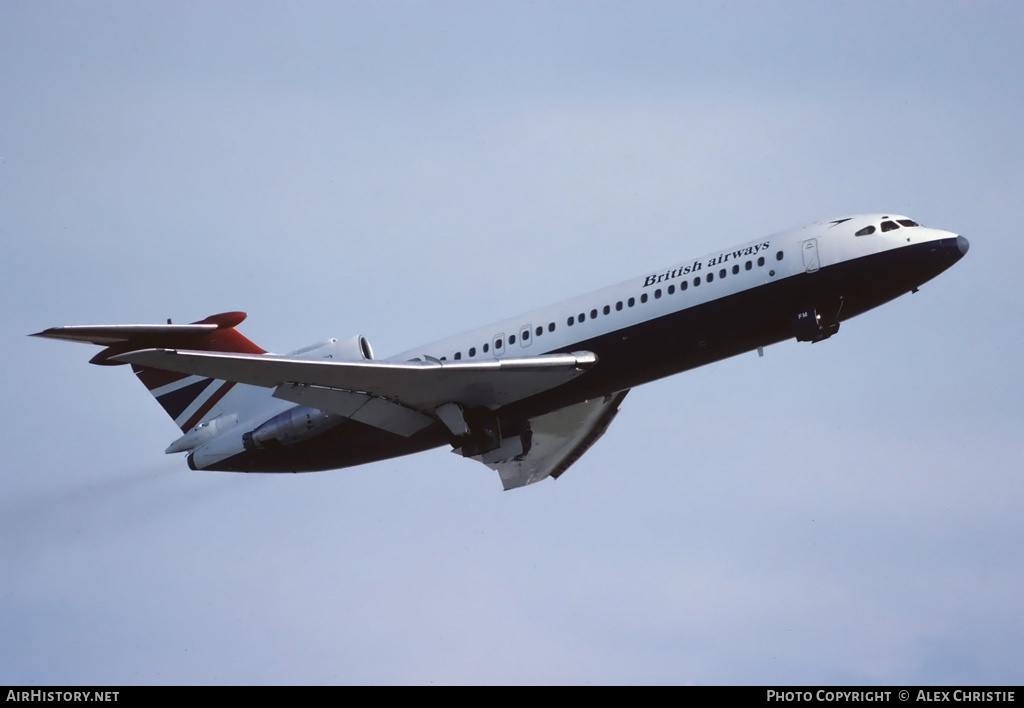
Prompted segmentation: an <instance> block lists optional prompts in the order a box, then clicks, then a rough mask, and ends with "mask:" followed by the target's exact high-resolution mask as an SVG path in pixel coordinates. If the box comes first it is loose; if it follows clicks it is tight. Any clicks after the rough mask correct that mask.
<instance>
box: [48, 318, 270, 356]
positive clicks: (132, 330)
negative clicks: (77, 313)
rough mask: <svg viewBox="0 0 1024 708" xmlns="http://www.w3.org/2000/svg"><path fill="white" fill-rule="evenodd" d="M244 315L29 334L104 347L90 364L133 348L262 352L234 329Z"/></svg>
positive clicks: (89, 327) (49, 330)
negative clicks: (189, 322) (177, 322)
mask: <svg viewBox="0 0 1024 708" xmlns="http://www.w3.org/2000/svg"><path fill="white" fill-rule="evenodd" d="M245 316H246V315H245V313H244V312H222V313H220V314H218V315H211V316H210V317H207V318H206V319H204V320H199V321H198V322H193V323H191V324H127V325H123V324H122V325H74V326H70V327H51V328H49V329H44V330H43V331H42V332H36V333H35V334H33V335H31V336H33V337H45V338H47V339H63V340H65V341H68V342H83V343H86V344H98V345H100V346H103V347H106V349H104V350H103V351H101V352H100V353H99V354H97V355H96V356H94V357H93V358H92V359H91V360H90V363H92V364H101V365H106V366H114V365H117V364H123V363H125V362H123V361H117V360H116V359H115V358H114V357H115V356H116V355H118V354H123V353H124V352H129V351H134V350H137V349H155V348H181V349H198V350H202V351H233V352H246V353H251V354H262V353H263V350H262V349H260V348H259V347H258V346H256V345H255V344H253V343H252V342H250V341H249V340H248V339H246V338H245V337H244V336H243V335H242V334H240V333H239V332H238V330H236V329H235V327H236V326H237V325H238V324H239V323H241V322H242V320H244V319H245Z"/></svg>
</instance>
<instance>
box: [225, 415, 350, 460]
mask: <svg viewBox="0 0 1024 708" xmlns="http://www.w3.org/2000/svg"><path fill="white" fill-rule="evenodd" d="M343 420H345V418H344V416H340V415H336V414H334V413H328V412H326V411H322V410H320V409H319V408H310V407H309V406H295V407H294V408H289V409H288V410H286V411H285V412H284V413H278V414H277V415H275V416H274V417H273V418H271V419H270V420H268V421H267V422H266V423H264V424H263V425H261V426H259V427H258V428H256V429H255V430H253V431H252V432H249V433H245V434H244V435H243V436H242V445H244V446H245V449H246V450H255V449H260V448H267V447H276V446H279V445H294V444H295V443H297V442H301V441H303V440H306V439H308V438H311V437H313V436H314V435H319V434H320V433H322V432H324V431H325V430H328V429H330V428H333V427H334V426H335V425H337V424H338V423H340V422H341V421H343Z"/></svg>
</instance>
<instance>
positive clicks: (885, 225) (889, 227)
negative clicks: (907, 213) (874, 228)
mask: <svg viewBox="0 0 1024 708" xmlns="http://www.w3.org/2000/svg"><path fill="white" fill-rule="evenodd" d="M899 227H900V225H899V224H897V223H896V222H895V221H883V222H882V233H883V234H884V233H885V232H886V231H895V230H896V229H898V228H899Z"/></svg>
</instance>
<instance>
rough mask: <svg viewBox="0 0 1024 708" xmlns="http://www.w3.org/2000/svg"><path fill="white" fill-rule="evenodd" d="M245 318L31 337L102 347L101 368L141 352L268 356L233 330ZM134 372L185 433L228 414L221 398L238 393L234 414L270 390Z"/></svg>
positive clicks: (97, 359) (232, 315) (66, 330)
mask: <svg viewBox="0 0 1024 708" xmlns="http://www.w3.org/2000/svg"><path fill="white" fill-rule="evenodd" d="M245 317H246V315H245V313H244V312H222V313H220V314H218V315H211V316H210V317H207V318H206V319H203V320H199V321H198V322H193V323H191V324H184V325H176V324H171V323H170V321H168V323H167V324H143V325H85V326H72V327H51V328H50V329H47V330H43V331H42V332H37V333H36V334H34V335H32V336H34V337H46V338H48V339H63V340H66V341H71V342H86V343H91V344H98V345H100V346H103V347H105V348H104V349H103V351H101V352H100V353H99V354H97V355H96V356H94V357H93V358H92V359H90V363H91V364H98V365H100V366H123V363H122V362H118V361H112V360H111V357H114V356H116V355H118V354H125V353H127V352H131V351H137V350H139V349H190V350H198V351H210V352H235V353H244V354H264V353H265V352H264V350H263V349H261V348H260V347H258V346H257V345H256V344H254V343H253V342H252V341H250V340H249V339H248V338H247V337H246V336H245V335H243V334H242V333H241V332H239V331H238V330H237V329H235V327H236V326H237V325H238V324H239V323H241V322H242V321H243V320H244V319H245ZM132 371H134V372H135V375H136V376H138V377H139V380H140V381H141V382H142V383H143V385H144V386H145V387H146V389H148V390H149V392H150V393H151V394H152V395H153V397H154V398H155V399H156V400H157V403H159V404H160V405H161V406H162V407H163V409H164V410H165V411H166V412H167V415H169V416H170V417H171V418H172V419H173V420H174V422H175V424H176V425H177V426H178V427H179V428H180V429H181V430H182V431H184V432H187V431H189V430H191V429H192V428H194V427H195V426H196V425H198V424H199V423H201V422H203V421H204V420H210V419H213V418H216V417H219V416H221V415H223V414H224V413H225V412H227V411H226V410H223V409H221V408H219V404H220V405H223V404H222V400H223V399H224V397H225V396H227V394H228V393H229V392H231V391H232V390H233V389H234V393H233V394H232V395H231V396H230V399H231V412H233V413H240V412H243V411H241V410H240V408H249V407H255V405H257V404H258V401H265V400H266V397H267V395H268V392H267V391H266V389H258V388H255V387H252V386H245V385H242V384H238V385H236V384H235V383H234V382H231V381H221V380H219V379H212V378H208V377H203V376H192V375H188V374H180V373H176V372H173V371H164V370H162V369H153V368H149V367H144V366H136V365H134V364H133V365H132Z"/></svg>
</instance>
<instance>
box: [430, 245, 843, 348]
mask: <svg viewBox="0 0 1024 708" xmlns="http://www.w3.org/2000/svg"><path fill="white" fill-rule="evenodd" d="M858 235H859V234H858ZM782 258H783V253H782V251H778V252H777V253H776V254H775V260H777V261H781V260H782ZM764 264H765V260H764V256H760V257H758V259H757V266H758V267H759V268H760V267H763V266H764ZM753 268H754V262H753V261H747V262H746V263H744V264H743V270H752V269H753ZM729 270H730V269H729V268H721V269H719V271H718V279H719V280H721V279H722V278H725V277H726V276H727V275H728V273H729ZM731 270H732V274H733V275H738V274H739V272H740V265H739V263H734V264H733V265H732V268H731ZM773 272H774V271H773ZM703 277H704V281H705V282H708V283H711V282H714V280H715V273H714V272H713V271H712V272H709V273H707V274H705V275H704V276H703ZM690 282H691V281H688V280H685V279H684V280H683V281H681V282H680V283H679V287H678V290H679V292H683V291H684V290H687V289H689V287H690ZM692 282H693V287H695V288H696V287H700V284H701V276H699V275H697V276H694V278H693V280H692ZM676 289H677V288H676V285H675V284H674V283H671V284H669V286H668V287H667V288H666V292H667V293H668V294H669V295H674V294H675V292H676ZM662 294H663V293H662V289H661V288H657V289H656V290H655V291H654V299H655V300H659V299H661V296H662ZM648 299H649V298H648V294H647V293H641V294H640V302H641V303H645V302H647V301H648ZM636 302H637V299H636V298H633V297H631V298H629V299H627V300H626V301H625V303H623V301H622V300H619V301H618V302H616V303H615V311H616V312H621V311H622V309H623V307H626V308H629V307H635V306H636ZM600 311H601V313H602V314H605V315H610V314H611V312H612V306H611V305H605V306H604V307H602V308H601V310H600ZM587 316H588V313H587V312H581V313H579V314H578V315H575V316H574V315H570V316H569V318H568V319H567V320H566V322H565V324H566V325H567V326H569V327H572V326H574V325H576V324H579V323H582V322H586V321H587ZM589 317H590V319H592V320H595V319H597V317H598V309H597V308H594V309H592V310H591V311H590V312H589ZM556 328H557V327H556V325H555V323H554V322H549V323H548V326H547V331H548V332H554V331H555V329H556ZM543 334H544V327H542V326H538V327H537V328H536V329H534V330H533V335H534V336H535V337H540V336H542V335H543ZM519 337H520V338H521V339H522V343H523V344H524V345H525V343H526V342H528V341H529V340H530V329H529V327H524V328H523V329H522V331H520V333H519ZM515 343H516V335H514V334H510V335H509V336H508V344H510V345H512V344H515ZM504 346H505V342H504V341H503V339H501V338H498V339H495V340H494V348H495V350H499V349H502V348H503V347H504ZM490 349H491V346H490V343H489V342H484V343H483V345H481V347H480V351H481V352H482V353H484V354H487V353H488V352H489V351H490ZM466 353H467V354H468V355H469V356H470V358H472V357H475V356H476V355H477V348H476V347H470V348H469V349H468V350H467V352H466ZM452 358H453V359H455V360H456V361H460V360H461V359H462V352H461V351H458V352H455V355H454V356H453V357H452ZM446 360H447V357H441V361H446Z"/></svg>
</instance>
